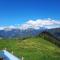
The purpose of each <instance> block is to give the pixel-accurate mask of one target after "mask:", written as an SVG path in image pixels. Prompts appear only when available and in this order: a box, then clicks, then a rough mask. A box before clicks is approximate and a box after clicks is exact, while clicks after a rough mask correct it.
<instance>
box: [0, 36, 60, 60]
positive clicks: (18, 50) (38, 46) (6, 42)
mask: <svg viewBox="0 0 60 60" xmlns="http://www.w3.org/2000/svg"><path fill="white" fill-rule="evenodd" d="M4 48H7V50H8V51H10V52H12V51H13V52H14V55H16V56H18V57H19V58H20V57H21V56H24V60H60V48H59V47H58V46H56V45H55V44H53V43H51V42H49V41H47V40H44V39H43V38H42V37H41V38H40V37H32V38H28V39H24V40H20V39H0V50H3V49H4Z"/></svg>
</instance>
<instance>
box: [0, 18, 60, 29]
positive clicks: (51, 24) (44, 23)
mask: <svg viewBox="0 0 60 60" xmlns="http://www.w3.org/2000/svg"><path fill="white" fill-rule="evenodd" d="M40 27H46V28H55V27H60V21H59V20H53V19H51V18H48V19H37V20H28V21H27V22H25V23H24V24H22V25H20V24H17V25H15V26H13V25H11V26H2V27H0V30H3V29H5V30H11V29H13V28H18V29H23V30H25V29H28V28H34V29H39V28H40Z"/></svg>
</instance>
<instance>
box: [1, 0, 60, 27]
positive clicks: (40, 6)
mask: <svg viewBox="0 0 60 60" xmlns="http://www.w3.org/2000/svg"><path fill="white" fill-rule="evenodd" d="M48 18H50V19H51V20H56V21H59V22H60V0H0V26H5V25H7V26H9V25H18V24H24V23H25V22H28V21H30V20H32V21H36V20H37V19H41V20H42V21H44V20H49V19H48Z"/></svg>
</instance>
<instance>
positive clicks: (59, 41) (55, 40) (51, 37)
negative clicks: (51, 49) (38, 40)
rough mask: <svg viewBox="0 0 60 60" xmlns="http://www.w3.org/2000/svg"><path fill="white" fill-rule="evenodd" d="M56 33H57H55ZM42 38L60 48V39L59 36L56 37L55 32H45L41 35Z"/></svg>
mask: <svg viewBox="0 0 60 60" xmlns="http://www.w3.org/2000/svg"><path fill="white" fill-rule="evenodd" d="M55 32H56V31H55ZM39 36H40V37H42V38H43V39H45V40H48V41H50V42H52V43H54V44H55V45H57V46H59V47H60V38H58V37H59V36H58V37H57V36H55V34H54V32H52V33H51V30H50V31H48V32H47V31H43V32H42V33H40V34H39Z"/></svg>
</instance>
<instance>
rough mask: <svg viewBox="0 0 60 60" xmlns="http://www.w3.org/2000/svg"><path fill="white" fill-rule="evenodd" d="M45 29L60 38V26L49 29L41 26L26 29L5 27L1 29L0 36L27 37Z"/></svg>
mask: <svg viewBox="0 0 60 60" xmlns="http://www.w3.org/2000/svg"><path fill="white" fill-rule="evenodd" d="M43 31H47V32H49V33H51V34H52V35H54V36H55V37H57V38H58V39H60V28H52V29H47V28H45V27H40V28H39V29H34V28H28V29H25V30H22V29H18V28H4V29H2V30H0V38H26V37H33V36H37V35H39V34H40V33H42V32H43Z"/></svg>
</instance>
